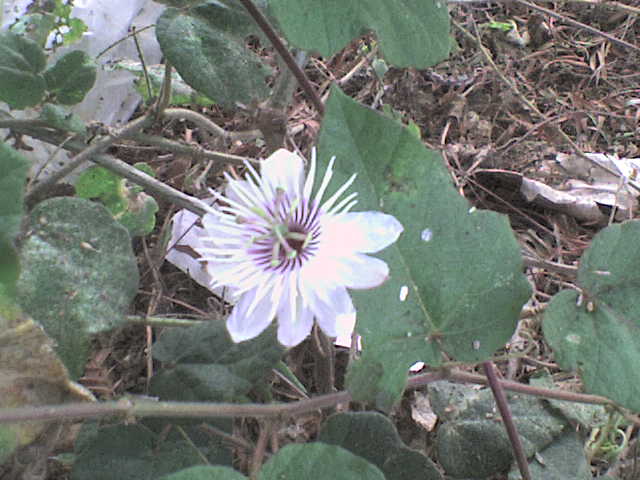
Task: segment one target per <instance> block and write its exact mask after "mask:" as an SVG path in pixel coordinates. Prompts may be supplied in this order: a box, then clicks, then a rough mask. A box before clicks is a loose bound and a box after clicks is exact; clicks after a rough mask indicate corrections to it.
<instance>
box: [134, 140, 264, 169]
mask: <svg viewBox="0 0 640 480" xmlns="http://www.w3.org/2000/svg"><path fill="white" fill-rule="evenodd" d="M131 138H132V139H134V140H137V141H138V142H140V143H147V144H149V145H154V146H156V147H158V148H160V149H164V150H168V151H170V152H173V153H181V154H186V155H192V156H194V157H195V158H199V157H200V158H204V159H205V160H214V161H216V162H223V163H231V164H234V165H244V162H245V161H249V162H255V160H254V159H252V158H249V157H240V156H238V155H232V154H230V153H223V152H216V151H213V150H205V149H204V148H202V147H200V146H193V145H186V144H184V143H182V142H176V141H175V140H169V139H168V138H164V137H156V136H155V135H147V134H146V133H137V134H135V135H133V136H132V137H131Z"/></svg>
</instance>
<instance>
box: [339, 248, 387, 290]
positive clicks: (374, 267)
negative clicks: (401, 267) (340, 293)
mask: <svg viewBox="0 0 640 480" xmlns="http://www.w3.org/2000/svg"><path fill="white" fill-rule="evenodd" d="M337 263H338V272H337V273H338V275H339V278H338V282H339V283H341V284H342V285H345V286H346V287H348V288H355V289H367V288H375V287H379V286H380V285H382V284H383V283H384V282H385V281H386V280H387V279H388V278H389V266H388V265H387V264H386V263H385V262H383V261H382V260H380V259H379V258H374V257H369V256H368V255H364V254H361V253H358V254H355V255H350V256H349V257H342V258H340V259H339V260H338V262H337Z"/></svg>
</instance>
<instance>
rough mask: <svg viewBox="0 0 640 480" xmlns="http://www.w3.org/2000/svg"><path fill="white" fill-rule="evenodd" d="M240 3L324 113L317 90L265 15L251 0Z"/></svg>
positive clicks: (306, 92)
mask: <svg viewBox="0 0 640 480" xmlns="http://www.w3.org/2000/svg"><path fill="white" fill-rule="evenodd" d="M240 3H242V5H243V6H244V8H245V9H246V10H247V12H249V15H251V17H252V18H253V20H254V21H255V22H256V23H257V24H258V27H260V29H261V30H262V31H263V32H264V34H265V35H266V36H267V38H268V39H269V41H270V42H271V45H273V48H275V49H276V52H278V54H279V55H280V57H282V60H283V61H284V63H285V64H286V65H287V67H288V68H289V70H291V73H293V75H295V77H296V79H297V80H298V82H299V83H300V86H301V87H302V90H304V93H305V94H306V95H307V97H309V99H310V100H311V102H312V103H313V105H314V106H315V107H316V110H317V111H318V113H319V114H320V115H323V114H324V104H323V103H322V100H321V99H320V96H319V95H318V92H316V90H315V89H314V88H313V85H311V82H310V81H309V78H308V77H307V76H306V74H305V73H304V71H303V70H302V68H300V66H299V65H298V64H297V63H296V60H295V58H293V55H291V52H290V51H289V50H288V49H287V47H285V45H284V43H283V42H282V40H281V39H280V37H279V36H278V34H277V33H276V32H275V30H274V29H273V27H272V26H271V24H270V23H269V20H267V17H265V16H264V14H263V13H262V12H261V11H260V9H259V8H258V7H256V6H255V4H254V3H253V2H252V1H251V0H240Z"/></svg>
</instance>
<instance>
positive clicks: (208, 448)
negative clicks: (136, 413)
mask: <svg viewBox="0 0 640 480" xmlns="http://www.w3.org/2000/svg"><path fill="white" fill-rule="evenodd" d="M185 437H187V438H185ZM201 437H202V438H194V437H193V435H191V434H190V435H188V436H187V435H186V434H184V432H181V431H179V430H177V429H173V430H171V429H169V430H167V431H165V432H163V433H162V434H156V433H154V432H153V431H151V430H149V429H148V428H146V427H145V426H143V425H139V424H138V425H128V426H127V425H114V426H109V427H103V428H100V429H99V430H97V431H95V432H93V434H92V435H91V436H90V437H89V438H86V439H84V441H83V442H82V443H81V444H78V445H77V446H76V454H77V458H76V461H75V462H74V465H73V471H72V473H71V479H72V480H115V479H118V480H156V479H157V478H159V477H161V476H163V475H167V474H170V473H173V472H177V471H180V470H183V469H185V468H188V467H191V466H194V465H208V464H210V463H213V464H215V463H222V462H221V457H220V455H221V450H220V448H221V447H220V445H219V444H218V443H216V442H214V441H212V440H211V437H207V436H206V435H204V434H203V433H201ZM225 450H226V449H225ZM222 455H223V456H228V455H227V454H226V453H225V452H223V454H222ZM178 478H188V477H178ZM194 478H196V477H194ZM213 478H216V477H213ZM240 478H243V477H242V476H241V477H240Z"/></svg>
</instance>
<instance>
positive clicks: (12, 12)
mask: <svg viewBox="0 0 640 480" xmlns="http://www.w3.org/2000/svg"><path fill="white" fill-rule="evenodd" d="M32 3H33V0H5V2H4V7H3V17H2V27H1V28H0V31H4V30H7V29H8V28H9V27H10V26H11V25H12V24H13V23H14V22H15V21H16V19H18V18H20V17H21V16H23V15H24V14H25V13H26V12H27V8H28V7H29V5H30V4H32ZM164 8H165V6H164V5H160V4H157V3H154V2H153V1H151V0H83V1H76V2H75V6H74V8H73V11H72V13H71V17H72V18H79V19H81V20H82V21H83V22H84V23H85V24H86V25H87V27H88V31H87V32H85V34H84V35H83V38H82V39H81V40H80V42H78V43H75V44H73V45H69V46H65V47H62V48H59V49H57V50H56V52H55V53H54V54H52V55H50V57H49V60H48V65H53V64H54V63H55V62H56V60H57V59H58V58H60V57H61V56H62V55H64V54H65V53H68V52H69V51H72V50H83V51H84V52H86V53H88V54H89V55H90V56H91V57H93V58H95V57H96V56H97V55H98V54H100V53H101V52H103V51H104V50H107V49H108V47H110V46H113V48H111V49H109V50H108V51H107V52H106V53H105V54H104V55H102V56H101V57H100V58H98V59H97V60H96V62H97V64H98V73H97V78H96V83H95V85H94V87H93V89H92V90H91V91H90V92H89V93H88V94H87V96H86V97H85V99H84V100H83V101H82V102H81V103H79V104H77V105H75V106H74V107H73V108H72V111H73V112H74V113H76V114H78V115H79V116H80V118H82V120H84V121H85V122H87V123H89V122H98V123H101V124H104V125H107V126H113V125H119V124H122V123H124V122H126V121H128V120H129V118H130V117H131V115H132V114H133V112H134V111H135V109H136V107H137V106H138V105H139V103H140V100H141V97H140V95H139V94H138V93H137V92H136V91H135V89H134V88H133V80H134V79H135V76H134V75H133V74H132V73H130V72H127V71H124V70H118V71H114V70H113V69H111V68H108V67H109V63H110V62H113V61H116V60H121V59H130V60H139V55H138V52H137V50H136V47H135V43H134V41H133V38H126V37H127V36H128V35H129V33H130V32H131V30H132V28H135V29H136V30H138V31H140V30H143V29H144V28H145V27H148V26H150V25H153V24H154V23H155V21H156V20H157V18H158V17H159V16H160V14H161V13H162V11H163V10H164ZM125 38H126V40H124V41H122V42H120V43H118V41H119V40H122V39H125ZM137 38H138V42H139V44H140V48H141V50H142V52H143V54H144V58H145V61H146V62H148V63H159V62H160V60H161V56H162V53H161V51H160V46H159V45H158V42H157V40H156V38H155V32H154V29H153V28H147V29H146V30H144V31H142V32H140V33H139V34H138V36H137ZM0 108H2V109H6V108H7V107H6V105H4V104H1V103H0ZM12 115H14V116H16V117H17V118H34V117H37V116H38V113H37V112H35V111H28V110H27V111H24V112H20V111H16V112H12ZM27 143H28V144H29V145H30V146H31V147H33V149H34V150H33V151H31V152H23V153H24V154H25V155H27V156H28V157H29V158H30V159H31V160H32V169H31V174H32V175H33V174H35V172H39V174H38V181H41V180H43V179H45V178H47V177H48V176H50V175H51V174H53V173H55V172H57V171H58V170H60V169H61V168H63V167H64V166H66V164H67V163H68V162H69V156H68V155H67V154H66V152H64V150H61V151H59V150H58V149H57V147H56V146H54V145H49V144H47V143H44V142H40V141H37V140H34V139H29V140H27ZM54 152H56V156H55V158H52V154H53V153H54Z"/></svg>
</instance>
